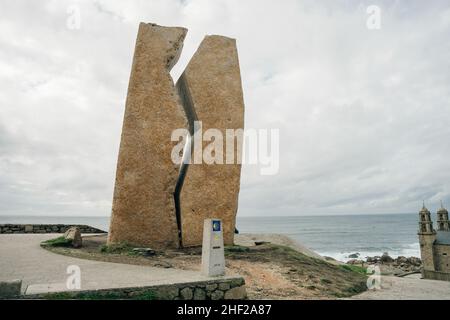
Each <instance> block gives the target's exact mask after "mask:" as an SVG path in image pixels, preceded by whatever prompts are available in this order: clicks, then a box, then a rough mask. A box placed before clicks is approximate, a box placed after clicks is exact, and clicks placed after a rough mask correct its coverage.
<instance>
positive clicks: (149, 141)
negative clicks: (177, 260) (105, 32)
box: [109, 23, 187, 248]
mask: <svg viewBox="0 0 450 320" xmlns="http://www.w3.org/2000/svg"><path fill="white" fill-rule="evenodd" d="M186 32H187V30H186V29H184V28H168V27H161V26H157V25H154V24H144V23H141V24H140V26H139V31H138V36H137V40H136V48H135V52H134V58H133V65H132V69H131V76H130V83H129V87H128V96H127V101H126V108H125V116H124V121H123V128H122V139H121V143H120V150H119V159H118V163H117V172H116V185H115V189H114V199H113V207H112V216H111V226H110V230H109V242H110V243H117V242H129V243H132V244H137V245H142V246H151V247H153V248H168V247H169V248H170V247H173V248H175V247H178V246H179V237H178V228H177V221H176V213H175V204H174V198H173V193H174V191H175V186H176V183H177V179H178V172H179V166H178V165H176V164H174V163H173V162H172V160H171V156H170V155H171V151H172V148H173V146H174V143H171V141H170V136H171V133H172V131H173V130H175V129H177V128H185V127H187V120H186V118H185V114H184V112H183V108H182V106H180V105H179V102H178V100H179V99H178V96H177V94H176V92H175V87H174V83H173V80H172V77H171V76H170V74H169V71H170V69H171V68H172V67H173V65H175V63H176V62H177V60H178V58H179V55H180V53H181V49H182V46H183V40H184V38H185V36H186Z"/></svg>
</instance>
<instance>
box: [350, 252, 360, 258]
mask: <svg viewBox="0 0 450 320" xmlns="http://www.w3.org/2000/svg"><path fill="white" fill-rule="evenodd" d="M358 257H359V253H352V254H349V255H348V257H347V258H350V259H356V258H358Z"/></svg>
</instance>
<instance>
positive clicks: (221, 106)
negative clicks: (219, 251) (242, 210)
mask: <svg viewBox="0 0 450 320" xmlns="http://www.w3.org/2000/svg"><path fill="white" fill-rule="evenodd" d="M177 89H178V90H179V92H180V96H181V97H182V100H183V105H184V107H185V108H186V109H187V110H186V114H187V116H188V118H189V122H190V129H191V132H193V131H194V128H193V121H194V120H198V121H201V122H202V130H203V132H206V131H207V130H208V129H211V128H213V129H218V130H219V131H220V132H221V133H222V135H223V137H224V138H225V137H226V131H225V130H226V129H243V128H244V100H243V93H242V84H241V76H240V70H239V60H238V53H237V48H236V40H235V39H231V38H227V37H222V36H216V35H213V36H206V37H205V39H204V40H203V41H202V43H201V44H200V47H199V48H198V50H197V52H196V53H195V54H194V56H193V57H192V59H191V61H190V62H189V64H188V66H187V68H186V69H185V71H184V73H183V74H182V76H181V77H180V79H179V80H178V82H177ZM194 140H195V139H194ZM238 142H239V141H238V140H237V139H236V141H235V150H234V154H235V156H236V155H237V149H238ZM209 143H210V142H203V148H202V149H203V150H205V148H206V147H207V145H208V144H209ZM241 143H242V140H241ZM194 144H195V142H194ZM223 146H224V147H225V146H226V142H225V139H224V141H223ZM194 149H195V145H194V147H193V150H192V151H193V153H195V152H194ZM219 153H220V152H219ZM218 156H219V157H220V156H222V155H221V154H218ZM195 157H196V155H195V154H194V155H193V159H192V161H193V160H195ZM192 161H191V164H190V165H189V167H188V169H187V173H186V176H185V178H184V183H183V187H182V189H181V193H180V208H181V212H180V213H181V232H182V243H183V246H185V247H189V246H199V245H201V244H202V237H203V222H204V220H205V219H209V218H218V219H221V220H222V223H223V237H224V242H225V244H233V240H234V230H235V220H236V213H237V207H238V195H239V186H240V174H241V165H240V161H237V158H236V160H235V161H234V162H233V164H226V159H225V150H224V152H223V162H224V164H216V163H214V164H206V163H205V162H202V163H201V164H195V163H192ZM238 162H239V163H238Z"/></svg>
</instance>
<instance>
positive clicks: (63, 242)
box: [41, 236, 72, 247]
mask: <svg viewBox="0 0 450 320" xmlns="http://www.w3.org/2000/svg"><path fill="white" fill-rule="evenodd" d="M41 246H43V247H71V246H72V240H68V239H66V238H64V237H63V236H61V237H58V238H55V239H50V240H46V241H43V242H41Z"/></svg>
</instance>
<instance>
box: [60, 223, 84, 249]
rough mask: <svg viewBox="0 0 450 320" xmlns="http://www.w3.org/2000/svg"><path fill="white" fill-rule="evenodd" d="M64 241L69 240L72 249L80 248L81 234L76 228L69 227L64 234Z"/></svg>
mask: <svg viewBox="0 0 450 320" xmlns="http://www.w3.org/2000/svg"><path fill="white" fill-rule="evenodd" d="M64 239H67V240H70V241H71V243H72V247H74V248H80V247H81V245H82V242H83V240H82V239H81V232H80V229H79V228H78V227H71V228H69V229H68V230H67V231H66V232H65V233H64Z"/></svg>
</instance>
